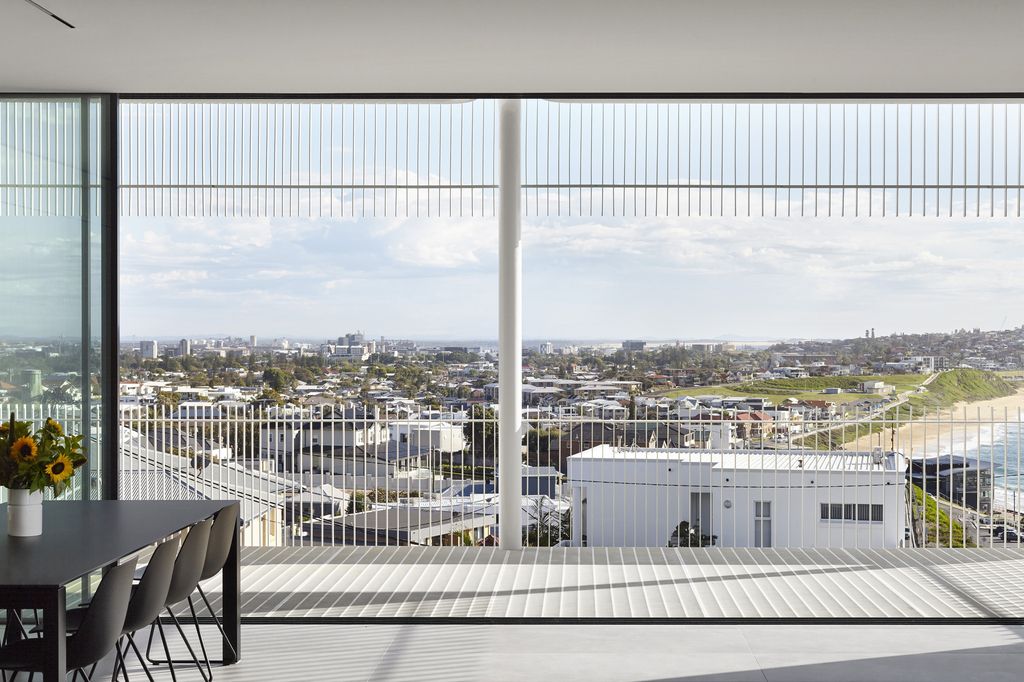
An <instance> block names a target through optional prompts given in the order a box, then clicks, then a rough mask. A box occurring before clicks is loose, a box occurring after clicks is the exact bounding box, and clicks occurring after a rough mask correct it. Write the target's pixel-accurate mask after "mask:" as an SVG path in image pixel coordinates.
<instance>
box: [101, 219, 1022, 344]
mask: <svg viewBox="0 0 1024 682" xmlns="http://www.w3.org/2000/svg"><path fill="white" fill-rule="evenodd" d="M122 232H123V233H122V241H121V248H122V263H121V305H122V323H121V328H122V334H123V335H125V336H138V337H143V338H145V337H169V336H191V337H204V336H209V335H214V334H218V335H219V334H231V335H238V336H244V337H247V336H249V335H250V334H256V335H258V336H261V337H275V338H276V337H289V338H313V339H316V338H325V339H326V338H332V337H337V336H338V335H340V334H343V333H345V332H348V331H354V330H356V329H359V330H362V331H364V332H366V333H367V334H369V335H371V336H373V337H376V336H380V335H384V336H387V337H398V338H420V339H446V338H447V339H493V338H496V336H497V312H496V305H497V225H496V221H495V220H494V219H493V218H471V219H470V218H464V219H458V218H429V219H428V218H421V219H415V218H405V219H403V218H387V219H385V218H376V219H370V218H362V219H344V220H339V219H324V218H318V219H285V218H274V219H269V218H266V219H239V218H234V219H214V218H206V219H198V218H197V219H181V218H175V219H168V218H163V219H161V218H129V219H125V220H124V222H123V224H122ZM1022 250H1024V231H1022V230H1021V229H1020V227H1019V224H1017V223H1016V221H1014V220H1010V219H1007V220H1004V219H991V218H983V219H966V220H965V219H952V220H951V219H948V218H939V219H934V218H920V217H917V218H913V219H901V220H894V219H892V218H885V219H883V218H856V219H854V218H846V219H841V220H839V219H831V220H829V219H826V218H819V219H814V218H802V219H789V220H787V219H782V218H779V219H772V218H749V219H748V218H731V217H725V218H696V219H686V218H665V217H661V218H651V217H648V218H644V219H637V218H600V219H597V218H571V219H570V218H560V219H558V218H554V219H551V218H549V219H540V218H531V219H528V220H526V221H525V224H524V231H523V286H524V300H523V319H524V323H523V324H524V336H525V337H526V338H530V339H541V338H553V339H610V340H615V339H622V338H643V339H652V340H653V339H677V338H678V339H697V338H729V339H737V340H744V339H746V340H769V339H779V338H846V337H853V336H859V335H862V334H863V332H864V330H865V329H866V328H869V327H874V328H876V330H877V333H878V334H889V333H894V332H921V331H947V330H952V329H955V328H959V327H975V326H978V327H982V328H985V329H991V328H1002V327H1007V326H1015V325H1019V324H1021V323H1022V322H1024V312H1022V311H1021V309H1020V307H1019V306H1018V305H1017V301H1019V300H1021V297H1022V295H1024V270H1022V269H1021V268H1020V267H1019V254H1020V253H1021V252H1022Z"/></svg>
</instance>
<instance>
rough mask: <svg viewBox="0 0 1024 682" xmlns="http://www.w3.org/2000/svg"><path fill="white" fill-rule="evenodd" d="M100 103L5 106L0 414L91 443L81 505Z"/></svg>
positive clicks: (97, 436)
mask: <svg viewBox="0 0 1024 682" xmlns="http://www.w3.org/2000/svg"><path fill="white" fill-rule="evenodd" d="M104 106H105V103H104V101H103V100H102V99H101V98H98V97H81V96H69V97H55V98H26V97H15V98H3V99H0V283H2V285H3V304H2V305H3V313H2V314H0V414H2V416H3V418H4V419H5V420H6V419H9V418H10V415H11V414H14V415H16V417H17V418H18V419H30V420H33V421H36V422H41V421H43V420H45V419H46V417H54V418H56V419H58V420H59V421H61V422H62V423H64V425H65V428H67V429H68V430H69V431H70V432H73V433H81V434H84V435H85V447H86V449H87V454H88V456H89V464H88V465H87V466H86V467H85V468H84V469H83V470H82V471H81V472H80V473H79V474H78V476H76V482H75V485H74V487H73V489H72V490H71V491H69V492H68V493H66V495H65V496H66V497H68V498H72V497H73V498H76V499H89V498H97V497H100V490H102V485H101V484H102V478H101V475H102V471H101V467H100V459H101V458H100V452H101V442H102V439H101V428H100V426H101V418H102V407H103V405H102V402H103V390H102V381H101V379H102V376H101V374H102V373H101V366H102V361H101V350H102V348H101V343H100V340H101V321H102V313H103V304H102V300H101V290H102V246H103V235H104V230H103V220H102V216H103V215H104V211H103V208H104V207H103V205H102V202H103V199H104V191H102V190H103V187H104V182H103V181H102V177H103V173H102V166H103V161H104V159H103V157H104V148H103V142H102V139H101V138H102V134H101V131H102V130H103V122H104V121H103V116H104ZM110 398H111V399H112V400H115V401H116V396H110Z"/></svg>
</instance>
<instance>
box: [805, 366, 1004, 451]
mask: <svg viewBox="0 0 1024 682" xmlns="http://www.w3.org/2000/svg"><path fill="white" fill-rule="evenodd" d="M925 389H926V392H924V393H914V394H913V395H911V396H910V398H909V399H908V400H907V401H906V402H904V403H903V404H902V405H898V406H896V407H891V408H889V409H888V410H886V411H885V412H884V413H882V414H881V415H879V416H878V417H876V418H875V419H872V420H871V422H870V423H859V424H855V425H850V426H845V427H843V428H837V429H833V430H831V431H826V432H823V433H818V434H814V435H812V436H808V437H807V438H805V439H797V440H796V441H795V442H797V444H799V445H806V446H808V447H813V448H815V449H818V450H835V449H837V448H839V447H841V446H842V445H843V444H844V443H848V442H850V441H853V440H856V439H857V438H860V437H861V436H867V435H870V434H873V433H878V432H879V431H882V430H884V429H891V428H896V427H898V426H900V425H902V424H905V423H906V422H908V421H912V420H913V419H917V418H919V417H922V416H924V415H925V414H930V413H932V412H934V411H935V410H939V409H946V408H949V407H952V406H953V405H954V404H956V403H959V402H968V403H971V402H976V401H979V400H992V399H993V398H1002V397H1004V396H1008V395H1013V394H1014V393H1015V392H1016V388H1015V387H1014V386H1013V384H1011V383H1009V382H1007V381H1005V380H1004V379H1003V378H1002V377H1000V376H998V375H996V374H994V373H993V372H985V371H982V370H979V369H954V370H950V371H948V372H943V373H941V374H939V376H938V377H936V378H935V380H934V381H933V382H932V383H930V384H928V386H926V387H925ZM801 441H802V442H801Z"/></svg>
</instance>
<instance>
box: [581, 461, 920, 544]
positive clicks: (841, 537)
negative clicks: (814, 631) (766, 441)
mask: <svg viewBox="0 0 1024 682" xmlns="http://www.w3.org/2000/svg"><path fill="white" fill-rule="evenodd" d="M568 465H569V472H568V486H569V490H570V492H571V496H572V516H573V518H574V519H579V521H578V522H577V523H574V524H573V533H574V536H573V538H572V543H573V545H574V546H580V545H584V544H585V545H587V546H591V547H664V546H666V545H667V544H668V543H669V541H670V539H671V538H672V535H673V533H674V532H675V531H676V530H677V529H678V527H679V525H680V523H681V522H683V521H686V522H687V523H689V524H690V525H691V526H699V528H700V530H701V532H702V533H706V534H708V535H713V536H716V538H717V540H716V541H715V544H717V545H718V546H721V547H773V546H778V547H865V548H869V547H870V548H879V549H881V548H894V547H901V546H903V543H904V541H905V537H906V532H907V528H908V519H907V516H906V504H905V497H906V479H907V460H906V458H904V456H903V455H902V454H900V453H895V452H890V453H881V452H815V451H806V450H776V451H771V452H769V451H765V450H692V449H681V448H630V447H616V446H612V445H600V446H597V447H595V448H592V449H590V450H586V451H584V452H581V453H578V454H575V455H573V456H571V457H569V459H568Z"/></svg>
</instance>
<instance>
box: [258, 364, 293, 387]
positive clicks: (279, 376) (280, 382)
mask: <svg viewBox="0 0 1024 682" xmlns="http://www.w3.org/2000/svg"><path fill="white" fill-rule="evenodd" d="M263 383H265V384H266V385H267V386H269V387H270V388H272V389H274V390H275V391H277V392H278V393H280V392H281V391H286V390H288V389H289V388H291V386H292V383H294V378H293V377H292V376H291V375H290V374H288V373H287V372H285V371H284V370H283V369H281V368H280V367H268V368H267V369H265V370H263Z"/></svg>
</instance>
